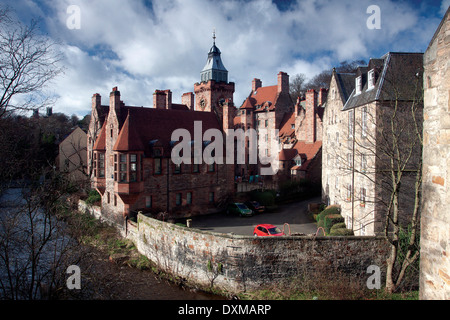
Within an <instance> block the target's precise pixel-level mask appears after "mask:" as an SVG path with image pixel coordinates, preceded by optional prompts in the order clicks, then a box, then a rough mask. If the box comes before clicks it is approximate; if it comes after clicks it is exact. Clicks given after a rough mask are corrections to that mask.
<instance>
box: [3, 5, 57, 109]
mask: <svg viewBox="0 0 450 320" xmlns="http://www.w3.org/2000/svg"><path fill="white" fill-rule="evenodd" d="M38 30H39V28H38V23H37V22H36V21H32V22H31V23H30V25H29V26H25V25H23V24H22V23H20V22H19V21H16V20H14V19H13V18H12V15H11V13H10V11H9V10H8V8H6V7H0V118H1V117H2V116H3V115H4V114H5V112H6V111H7V110H11V111H13V110H14V111H19V110H26V111H28V110H34V109H37V108H41V107H44V106H46V105H49V104H50V103H51V102H52V99H50V98H49V97H48V96H47V95H44V94H43V93H42V90H43V89H44V88H45V86H46V85H47V84H48V83H49V82H50V81H51V80H52V79H54V78H55V77H56V76H57V75H59V74H60V73H61V72H62V67H61V66H60V65H58V62H59V61H60V60H61V55H60V54H59V53H58V52H57V50H56V44H55V42H53V41H51V40H49V39H48V38H46V37H44V36H41V35H39V34H38Z"/></svg>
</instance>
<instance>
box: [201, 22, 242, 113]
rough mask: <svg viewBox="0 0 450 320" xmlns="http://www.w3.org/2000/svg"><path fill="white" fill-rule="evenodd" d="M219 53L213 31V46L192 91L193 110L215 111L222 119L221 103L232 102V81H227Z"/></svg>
mask: <svg viewBox="0 0 450 320" xmlns="http://www.w3.org/2000/svg"><path fill="white" fill-rule="evenodd" d="M220 54H221V52H220V50H219V48H217V46H216V32H215V31H214V32H213V46H212V47H211V49H210V50H209V53H208V59H207V60H206V65H205V67H204V68H203V70H202V71H201V72H200V78H201V80H200V83H196V84H194V93H195V110H197V111H209V112H215V113H216V115H217V116H218V117H219V118H220V119H221V120H223V103H224V102H225V101H228V103H232V102H233V93H234V82H228V71H227V69H226V68H225V66H224V65H223V63H222V59H221V57H220Z"/></svg>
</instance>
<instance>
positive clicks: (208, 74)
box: [200, 32, 228, 83]
mask: <svg viewBox="0 0 450 320" xmlns="http://www.w3.org/2000/svg"><path fill="white" fill-rule="evenodd" d="M220 54H221V52H220V50H219V48H218V47H217V46H216V33H215V32H214V33H213V46H212V47H211V49H210V50H209V53H208V60H207V61H206V65H205V67H204V68H203V70H202V71H201V72H200V76H201V82H208V81H209V80H214V81H216V82H225V83H228V71H227V69H226V68H225V66H224V65H223V63H222V59H221V58H220Z"/></svg>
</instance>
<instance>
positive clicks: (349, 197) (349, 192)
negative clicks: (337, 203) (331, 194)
mask: <svg viewBox="0 0 450 320" xmlns="http://www.w3.org/2000/svg"><path fill="white" fill-rule="evenodd" d="M351 200H352V185H351V184H348V185H347V201H351Z"/></svg>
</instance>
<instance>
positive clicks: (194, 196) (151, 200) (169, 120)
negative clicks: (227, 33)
mask: <svg viewBox="0 0 450 320" xmlns="http://www.w3.org/2000/svg"><path fill="white" fill-rule="evenodd" d="M210 58H213V59H214V60H216V61H217V60H220V59H221V58H220V51H219V50H218V48H217V47H216V46H215V43H214V45H213V47H212V48H211V50H210V53H209V55H208V59H210ZM220 65H221V66H223V65H222V64H220ZM208 68H210V69H208ZM216 68H217V65H214V64H212V65H208V64H207V66H206V67H205V69H204V70H203V71H202V73H201V82H200V83H197V84H195V92H196V93H195V95H201V98H200V97H198V98H197V100H196V98H195V96H194V94H193V93H186V94H184V95H183V97H182V102H183V104H174V103H172V93H171V91H170V90H155V92H154V94H153V106H152V107H135V106H127V105H126V104H125V103H124V102H123V101H122V100H121V93H120V91H119V90H118V88H117V87H115V88H113V89H112V91H111V93H110V95H109V104H108V105H102V101H101V96H100V95H99V94H98V93H96V94H94V95H93V97H92V116H91V123H90V127H89V132H88V135H87V141H88V157H89V158H88V163H89V168H88V170H89V172H90V173H91V177H92V178H91V181H92V186H93V187H94V188H95V189H96V190H97V191H98V192H99V193H100V194H101V196H102V200H101V204H102V214H103V216H104V217H105V218H106V219H107V220H109V221H110V222H113V223H116V224H119V225H120V224H122V223H123V221H124V219H126V218H129V217H132V216H133V215H134V214H136V212H137V211H143V212H153V213H157V212H165V213H167V217H166V218H169V219H170V218H180V217H188V216H193V215H200V214H206V213H209V212H214V211H215V210H217V206H218V204H219V203H221V202H223V201H224V200H225V199H226V198H227V196H228V195H229V194H230V193H232V192H233V191H234V180H233V175H234V165H233V164H226V162H225V161H222V162H223V164H219V163H213V164H207V163H205V161H204V159H203V158H202V159H200V161H197V160H196V159H194V150H193V149H194V147H192V152H191V157H190V159H189V160H190V161H183V162H182V163H180V164H176V163H175V162H174V161H173V157H172V150H173V149H174V148H175V147H176V146H177V144H178V143H180V142H181V141H179V140H173V136H172V134H173V133H174V132H175V131H176V130H179V129H184V130H185V132H187V133H188V134H189V135H190V137H191V139H192V140H191V141H190V145H192V146H196V147H199V148H200V151H201V152H202V153H203V151H204V150H205V148H206V147H207V145H208V142H209V143H210V142H211V141H204V140H203V137H204V133H205V132H206V131H207V130H209V129H215V130H218V131H219V132H222V133H223V132H224V129H227V128H228V127H231V126H232V119H233V118H234V114H235V107H234V106H233V103H232V96H233V92H234V83H229V82H228V76H227V72H226V71H223V70H222V69H221V70H216ZM216 71H220V72H222V73H221V75H220V78H217V73H216ZM224 74H225V75H224ZM199 87H202V88H208V89H207V90H204V91H202V90H203V89H202V90H199ZM223 88H226V90H225V91H224V90H223ZM206 91H207V92H208V94H204V93H205V92H206ZM202 93H203V94H202ZM199 99H200V101H203V102H202V106H203V105H204V108H198V107H199V106H198V105H196V102H195V101H198V100H199ZM197 150H198V149H197ZM184 151H185V150H183V152H184ZM176 156H186V155H184V154H183V155H179V154H177V155H176ZM225 156H226V154H225V153H224V157H225Z"/></svg>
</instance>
